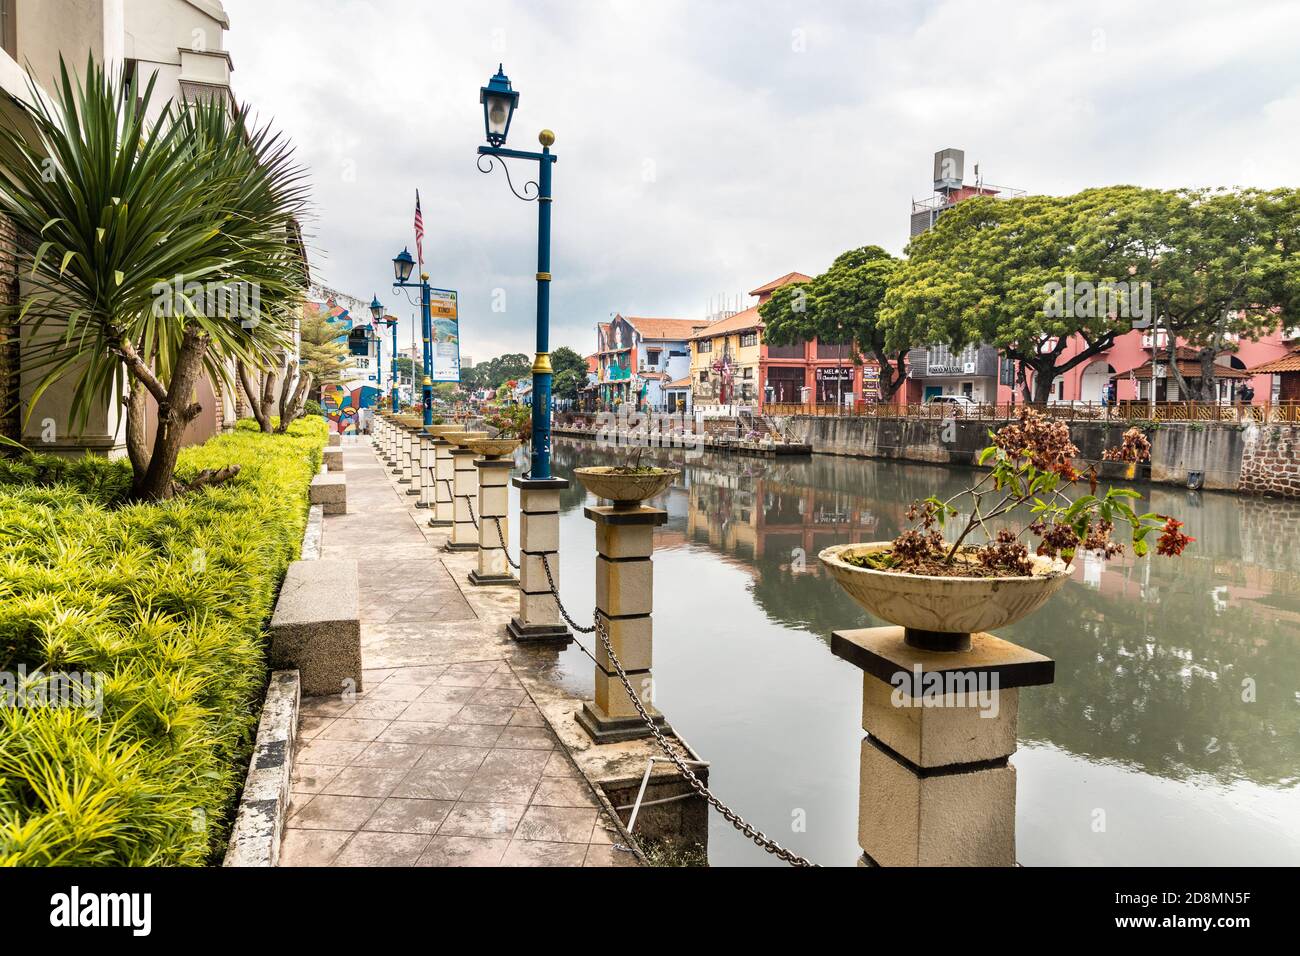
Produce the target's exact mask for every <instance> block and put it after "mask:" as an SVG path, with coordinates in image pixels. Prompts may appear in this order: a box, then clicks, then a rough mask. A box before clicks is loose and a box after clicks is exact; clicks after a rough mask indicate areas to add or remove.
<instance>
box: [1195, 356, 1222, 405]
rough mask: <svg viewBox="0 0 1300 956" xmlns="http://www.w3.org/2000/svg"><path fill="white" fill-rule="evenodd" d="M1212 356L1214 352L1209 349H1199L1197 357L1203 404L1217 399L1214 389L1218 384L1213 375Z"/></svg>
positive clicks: (1216, 390)
mask: <svg viewBox="0 0 1300 956" xmlns="http://www.w3.org/2000/svg"><path fill="white" fill-rule="evenodd" d="M1214 354H1215V350H1214V349H1213V348H1210V347H1208V346H1207V347H1206V348H1203V349H1201V354H1200V355H1199V356H1198V358H1199V360H1200V363H1201V394H1200V398H1201V401H1203V402H1214V401H1216V400H1217V399H1218V389H1217V388H1216V387H1215V386H1216V385H1217V384H1218V382H1217V380H1216V378H1215V374H1214Z"/></svg>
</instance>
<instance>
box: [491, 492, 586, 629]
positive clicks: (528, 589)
mask: <svg viewBox="0 0 1300 956" xmlns="http://www.w3.org/2000/svg"><path fill="white" fill-rule="evenodd" d="M513 484H514V486H515V487H516V488H518V489H519V615H518V616H517V617H513V618H511V619H510V623H509V624H507V625H506V633H507V634H509V635H510V636H511V637H512V638H514V639H515V640H516V641H525V642H527V641H561V642H564V643H566V644H567V643H568V642H569V641H571V640H573V635H572V634H571V633H570V632H569V629H568V627H567V626H566V625H565V624H564V622H563V621H562V620H561V618H560V606H559V604H558V603H557V602H556V600H555V596H554V595H553V594H552V593H551V585H550V581H549V580H548V579H547V576H546V569H547V568H548V567H549V568H550V571H551V577H552V578H554V580H555V587H556V589H557V590H558V589H559V587H560V553H559V549H560V492H561V491H563V490H564V489H566V488H568V487H569V483H568V482H567V481H565V480H564V479H563V478H549V479H541V480H536V481H534V480H532V479H530V478H515V479H514V481H513ZM543 561H545V565H543Z"/></svg>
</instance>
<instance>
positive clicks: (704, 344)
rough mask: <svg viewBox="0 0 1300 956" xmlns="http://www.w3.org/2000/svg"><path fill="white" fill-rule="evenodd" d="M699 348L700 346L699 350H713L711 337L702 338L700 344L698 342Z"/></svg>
mask: <svg viewBox="0 0 1300 956" xmlns="http://www.w3.org/2000/svg"><path fill="white" fill-rule="evenodd" d="M699 348H700V351H701V352H712V351H713V339H704V340H702V341H701V342H700V344H699Z"/></svg>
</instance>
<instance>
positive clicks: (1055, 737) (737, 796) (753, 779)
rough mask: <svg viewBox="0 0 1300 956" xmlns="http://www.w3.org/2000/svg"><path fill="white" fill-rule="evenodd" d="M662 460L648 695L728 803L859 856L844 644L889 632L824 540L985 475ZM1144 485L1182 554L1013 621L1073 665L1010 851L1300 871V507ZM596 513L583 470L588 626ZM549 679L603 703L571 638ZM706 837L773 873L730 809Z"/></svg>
mask: <svg viewBox="0 0 1300 956" xmlns="http://www.w3.org/2000/svg"><path fill="white" fill-rule="evenodd" d="M651 458H654V459H656V460H657V461H659V462H660V463H664V464H667V463H670V462H671V463H673V464H674V465H675V466H676V467H680V468H682V469H683V474H682V476H681V477H680V478H679V479H678V481H677V483H676V484H675V485H674V486H673V487H672V488H671V489H669V491H668V492H666V493H665V494H664V495H663V496H661V497H660V498H659V499H657V500H656V501H655V502H653V503H654V504H655V505H656V506H658V507H662V508H665V509H667V511H668V512H669V515H670V518H669V521H668V523H667V524H666V525H664V526H663V527H662V528H660V529H659V530H658V532H657V534H656V550H655V556H654V564H655V610H654V641H655V646H654V675H655V696H656V703H657V704H658V706H659V708H660V709H661V710H662V711H663V712H664V714H665V715H666V716H667V717H668V718H669V719H670V721H671V722H672V724H673V726H674V728H675V729H676V730H677V731H678V732H679V733H680V734H681V735H682V736H683V737H684V738H685V739H686V740H687V741H689V743H690V744H691V745H692V746H693V747H694V748H695V749H696V750H697V751H698V752H699V753H700V754H701V755H702V756H703V757H704V758H705V759H707V760H708V761H709V762H710V764H711V768H710V783H711V786H712V787H713V789H714V791H715V792H716V793H717V794H718V795H719V796H720V797H721V798H722V799H723V800H724V801H726V802H728V803H729V804H731V805H732V806H733V807H734V808H735V809H736V810H738V811H739V812H740V813H741V814H742V815H743V816H745V817H746V818H747V819H748V820H749V821H750V822H752V823H753V824H754V825H755V826H757V827H759V828H760V829H762V830H764V831H766V832H767V833H768V834H769V835H771V836H772V837H774V838H775V839H777V840H778V841H780V842H781V843H782V844H783V845H785V846H787V847H789V848H791V849H793V850H795V851H796V852H798V853H800V854H803V855H805V856H808V857H809V858H811V859H812V860H814V861H815V862H818V863H822V864H825V865H837V866H851V865H853V864H854V863H855V862H856V861H857V859H858V856H859V853H860V851H859V849H858V847H857V814H858V796H857V791H858V751H859V744H860V741H861V739H862V731H861V730H860V729H859V722H860V719H861V682H862V678H861V672H860V671H858V670H857V669H856V668H854V667H852V666H851V665H849V664H847V663H845V662H844V661H841V660H839V659H838V658H835V657H833V656H832V655H831V653H830V649H829V642H830V633H831V631H832V630H838V629H843V628H853V627H863V626H870V625H872V624H878V623H882V622H879V621H876V620H874V619H872V618H871V617H870V616H869V615H867V614H866V613H865V612H864V611H862V610H861V609H860V608H859V607H858V606H857V605H856V604H855V603H854V602H853V601H851V600H850V599H849V598H848V596H847V595H846V594H844V592H843V591H841V589H840V588H839V586H838V585H836V584H835V583H834V582H833V581H832V580H831V579H830V578H829V577H828V576H827V575H826V574H824V573H823V572H822V570H821V568H820V566H819V564H818V561H817V553H818V551H820V550H821V549H822V548H825V547H827V546H829V545H832V544H837V543H842V542H849V541H875V540H884V539H890V538H892V537H894V536H895V535H896V534H897V533H898V531H899V529H900V524H902V523H903V512H904V510H905V509H906V507H907V505H908V504H909V503H910V502H911V501H912V500H913V499H916V498H922V497H925V496H927V495H930V494H937V495H940V496H945V497H946V496H948V495H951V494H953V493H955V492H956V491H958V490H960V489H961V488H962V487H963V486H965V485H967V484H968V483H969V482H970V480H971V478H972V475H973V474H974V473H973V472H972V471H969V470H966V469H960V468H945V467H938V466H930V465H911V464H898V463H894V462H882V461H867V460H856V459H845V458H834V457H829V456H823V455H815V456H813V457H812V458H804V459H776V460H770V459H757V458H745V457H733V456H728V455H721V454H715V453H699V452H692V453H690V454H687V453H684V452H681V451H661V452H658V453H647V454H646V457H645V458H644V459H643V460H644V461H645V462H646V463H649V461H650V459H651ZM611 460H612V458H611V452H610V450H609V449H606V448H601V447H598V446H597V445H596V444H595V443H594V442H588V441H581V440H576V439H568V438H560V439H557V440H556V447H555V452H554V463H555V473H556V474H557V476H559V477H565V478H571V476H572V470H573V469H574V468H576V467H580V466H583V465H591V464H609V463H611ZM1139 490H1142V491H1143V493H1144V494H1148V495H1149V496H1150V500H1149V503H1148V504H1146V505H1145V510H1152V511H1158V512H1161V513H1172V514H1175V515H1177V516H1179V517H1181V518H1182V519H1183V520H1184V521H1185V522H1186V528H1185V530H1186V531H1187V533H1189V534H1191V535H1193V536H1194V537H1195V538H1196V539H1197V540H1196V543H1195V544H1194V545H1192V546H1191V547H1190V548H1189V549H1188V551H1187V552H1186V553H1185V554H1184V555H1183V557H1181V558H1178V559H1168V558H1157V557H1151V558H1145V559H1136V558H1133V557H1131V556H1129V555H1126V556H1124V557H1122V558H1118V559H1116V560H1114V561H1112V562H1110V563H1109V564H1106V565H1104V566H1103V565H1101V564H1100V563H1096V562H1093V561H1091V560H1082V561H1077V562H1076V568H1075V572H1074V575H1073V578H1072V580H1071V581H1070V582H1069V583H1067V585H1066V586H1065V588H1064V589H1063V590H1062V591H1061V592H1060V593H1059V594H1058V595H1057V596H1056V597H1055V598H1054V599H1053V600H1052V601H1051V602H1049V604H1048V605H1047V606H1046V607H1045V608H1044V609H1043V610H1041V611H1039V612H1038V613H1036V614H1034V615H1032V616H1031V617H1029V618H1027V619H1025V620H1024V621H1022V622H1020V623H1019V624H1017V625H1015V626H1014V627H1009V628H1006V629H1004V630H1003V631H1001V632H999V633H1000V634H1001V636H1003V637H1006V638H1008V639H1010V640H1013V641H1015V642H1017V643H1020V644H1023V645H1025V646H1026V647H1029V648H1032V649H1033V650H1036V651H1039V652H1041V653H1043V654H1046V655H1048V656H1050V657H1052V658H1054V659H1055V660H1056V662H1057V664H1056V682H1055V683H1054V684H1052V685H1050V686H1047V687H1034V688H1028V689H1026V690H1024V691H1022V692H1021V696H1020V718H1019V720H1020V722H1019V739H1020V749H1019V750H1018V752H1017V753H1016V755H1015V756H1014V757H1013V758H1012V762H1013V763H1014V765H1015V767H1016V771H1017V775H1018V791H1017V801H1018V802H1017V813H1016V816H1017V852H1018V857H1019V859H1020V861H1021V862H1022V863H1023V864H1025V865H1030V866H1044V865H1047V866H1056V865H1089V866H1130V865H1144V864H1169V865H1215V864H1220V865H1234V864H1244V865H1251V864H1281V865H1296V864H1298V863H1300V790H1298V785H1300V775H1298V774H1300V547H1297V541H1298V540H1300V503H1288V502H1281V501H1273V500H1266V499H1256V498H1243V497H1235V496H1232V495H1226V494H1219V493H1213V492H1192V491H1185V490H1182V489H1170V488H1161V487H1151V488H1149V489H1148V488H1140V489H1139ZM586 502H587V497H586V494H585V492H584V491H583V489H582V488H581V486H579V485H577V484H576V483H575V484H574V485H573V487H571V488H570V489H569V491H567V492H565V493H564V495H563V499H562V517H561V526H560V535H561V542H562V544H561V547H562V559H563V573H562V580H561V591H562V593H563V595H564V600H565V603H566V605H567V606H568V607H570V609H572V610H573V611H574V613H575V616H578V615H579V613H581V616H582V618H584V619H585V617H586V616H587V615H589V614H590V608H591V607H592V605H593V602H594V590H595V588H594V563H595V547H594V532H593V526H592V524H591V522H590V521H588V520H587V519H586V518H584V517H583V514H582V506H583V504H584V503H586ZM590 503H594V500H593V501H591V502H590ZM1139 510H1144V509H1143V508H1141V507H1140V508H1139ZM512 513H516V514H517V502H515V503H514V504H512ZM517 535H518V531H517V529H516V528H513V527H512V528H511V537H512V543H511V549H512V552H514V551H515V550H516V548H517V543H518V538H517ZM591 640H592V638H591V637H589V636H588V637H584V638H583V641H584V643H586V645H587V646H588V647H590V646H591ZM556 677H557V679H559V680H560V681H562V682H563V683H564V684H565V685H566V686H568V687H570V688H572V689H573V690H575V691H577V692H579V693H584V694H588V695H589V694H590V692H591V679H592V663H591V660H590V659H589V658H588V657H587V656H586V655H585V654H583V652H582V651H581V650H580V649H578V648H577V647H570V648H569V649H568V650H566V651H564V652H563V654H561V655H560V660H559V664H558V667H557V674H556ZM709 839H710V845H709V859H710V862H711V863H712V864H713V865H715V866H718V865H723V866H725V865H753V864H762V863H775V862H776V861H775V860H773V858H772V857H770V856H767V855H766V854H764V853H763V852H762V851H760V850H758V849H757V848H756V847H754V846H753V845H752V844H750V843H748V842H747V841H746V840H744V839H743V838H742V837H740V836H739V835H738V834H736V833H735V832H734V831H733V830H732V829H731V827H730V826H729V825H728V824H727V823H726V822H725V821H724V820H723V819H722V818H721V817H720V816H719V815H717V814H714V815H713V816H712V820H711V825H710V837H709Z"/></svg>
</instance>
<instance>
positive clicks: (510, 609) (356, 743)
mask: <svg viewBox="0 0 1300 956" xmlns="http://www.w3.org/2000/svg"><path fill="white" fill-rule="evenodd" d="M343 456H344V462H345V473H346V475H347V480H348V514H346V515H331V516H327V517H326V518H325V528H324V535H323V552H322V556H323V557H326V558H343V557H346V558H354V559H356V561H357V562H358V564H359V565H360V569H361V575H360V588H361V590H360V596H361V639H362V661H363V666H364V668H365V671H364V679H363V685H364V690H363V692H361V693H358V694H356V695H353V696H352V697H351V698H344V697H327V698H312V699H307V700H304V701H303V707H302V714H303V717H302V721H301V724H300V727H299V731H298V741H297V756H296V758H295V761H294V773H293V795H292V799H291V802H290V811H289V821H288V829H287V830H286V832H285V837H284V842H283V845H282V854H281V865H284V866H413V865H414V866H474V865H480V866H498V865H503V866H626V865H637V858H636V857H635V856H634V855H633V854H632V853H631V852H630V851H627V850H623V849H618V848H616V846H615V844H619V843H623V842H626V840H625V837H624V836H623V834H622V833H621V832H620V830H619V828H618V826H617V824H615V823H613V822H612V816H611V814H610V810H611V809H612V808H611V807H610V805H609V803H608V802H607V801H604V800H603V799H602V798H601V797H599V796H598V794H597V791H596V790H595V789H594V788H593V786H592V785H591V782H590V781H591V779H592V778H591V775H590V774H589V773H584V772H583V770H582V769H581V768H580V767H579V765H577V764H575V762H574V760H573V759H572V755H573V754H580V753H583V752H589V751H590V744H589V743H587V742H586V741H585V739H584V738H582V737H580V736H577V733H575V731H576V728H575V727H574V725H573V721H572V714H573V713H574V712H575V711H576V709H577V708H578V707H579V706H580V705H581V701H578V700H574V699H573V698H572V697H570V696H569V695H567V694H566V693H564V692H563V691H562V690H560V689H559V688H558V687H555V686H554V685H552V684H549V683H548V682H547V681H546V679H545V677H544V673H545V671H546V670H547V668H548V666H549V665H551V664H553V662H554V660H555V655H556V651H555V650H554V649H549V650H548V649H543V648H520V647H517V646H516V645H514V644H513V642H511V641H510V640H509V639H508V638H507V637H506V635H505V630H504V628H505V624H506V622H507V620H508V619H509V617H510V615H511V614H512V613H514V612H515V610H516V609H517V607H518V592H517V591H516V590H515V589H513V588H474V587H472V586H470V585H469V584H467V583H465V577H466V575H467V574H468V573H469V571H470V569H471V568H472V567H474V561H475V556H474V555H473V554H470V555H464V554H445V553H443V552H442V551H441V547H442V545H443V544H444V543H445V542H446V540H447V532H446V531H445V530H443V529H434V528H430V527H428V518H429V513H428V511H426V510H423V509H417V508H415V507H414V502H415V500H416V499H415V498H414V497H413V496H408V495H406V493H405V491H406V486H405V485H400V484H398V483H397V482H396V481H394V480H393V479H392V478H390V476H389V474H388V472H387V471H386V469H385V468H384V466H383V465H382V463H381V462H380V461H379V460H378V458H377V457H376V455H375V452H374V450H373V449H372V447H371V445H370V443H369V440H368V439H365V438H361V439H352V438H348V439H345V444H344V451H343ZM651 752H652V751H650V750H649V749H647V747H646V745H645V744H634V745H626V746H621V747H618V748H615V749H613V750H608V751H604V750H603V751H602V752H601V753H600V755H599V756H598V757H597V756H595V755H594V754H593V753H588V756H589V757H590V758H591V760H592V761H594V762H592V763H591V766H592V767H595V768H598V769H599V771H600V774H601V775H609V774H613V775H616V776H622V775H627V776H633V775H637V774H639V772H640V770H641V769H643V768H644V766H645V758H646V757H647V756H648V755H649V754H650V753H651Z"/></svg>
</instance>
